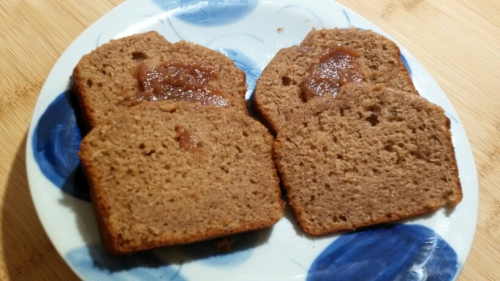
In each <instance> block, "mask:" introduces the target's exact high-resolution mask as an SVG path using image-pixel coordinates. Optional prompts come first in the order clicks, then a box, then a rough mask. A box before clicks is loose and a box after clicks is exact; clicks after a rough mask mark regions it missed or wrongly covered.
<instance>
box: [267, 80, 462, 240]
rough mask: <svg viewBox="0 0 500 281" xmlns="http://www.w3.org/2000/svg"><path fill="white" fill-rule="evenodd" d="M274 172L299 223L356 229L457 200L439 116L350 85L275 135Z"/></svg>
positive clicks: (447, 137)
mask: <svg viewBox="0 0 500 281" xmlns="http://www.w3.org/2000/svg"><path fill="white" fill-rule="evenodd" d="M274 150H275V154H276V162H277V167H278V170H279V172H280V175H281V179H282V181H283V186H284V187H285V189H286V191H287V197H288V200H289V204H290V205H291V207H292V209H293V210H294V212H295V214H296V217H297V220H298V222H299V224H300V226H301V227H302V228H303V229H304V231H305V232H307V233H309V234H312V235H323V234H327V233H332V232H337V231H342V230H354V229H357V228H360V227H364V226H369V225H374V224H379V223H384V222H390V221H395V220H400V219H404V218H408V217H412V216H416V215H419V214H423V213H427V212H431V211H434V210H437V209H439V208H440V207H442V206H446V205H449V206H455V205H457V204H458V203H459V202H460V201H461V199H462V189H461V185H460V181H459V178H458V168H457V164H456V159H455V153H454V148H453V144H452V141H451V133H450V121H449V119H448V118H447V117H446V115H445V113H444V111H443V110H442V109H441V108H440V107H439V106H437V105H434V104H432V103H430V102H429V101H427V100H425V99H424V98H422V97H420V96H418V95H409V94H408V93H406V92H403V91H398V90H393V89H389V88H386V87H385V86H382V85H373V84H367V83H351V84H347V85H345V86H344V87H342V88H341V90H340V92H339V93H338V96H337V98H336V99H331V98H326V97H319V98H315V99H312V100H311V101H309V102H308V103H306V105H305V106H304V108H303V110H301V111H299V112H297V113H296V114H295V115H294V116H293V118H292V119H291V120H290V121H289V122H288V124H287V125H286V126H285V127H284V128H283V129H282V130H281V131H280V132H279V133H278V136H277V140H276V142H275V145H274Z"/></svg>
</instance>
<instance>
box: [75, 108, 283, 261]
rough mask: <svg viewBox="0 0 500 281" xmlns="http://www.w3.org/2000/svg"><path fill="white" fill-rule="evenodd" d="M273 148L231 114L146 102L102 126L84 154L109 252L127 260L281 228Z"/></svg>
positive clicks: (248, 121) (244, 118) (262, 133)
mask: <svg viewBox="0 0 500 281" xmlns="http://www.w3.org/2000/svg"><path fill="white" fill-rule="evenodd" d="M272 142H273V137H272V136H271V134H270V133H269V132H268V130H267V129H266V128H265V127H264V126H263V125H262V124H260V123H259V122H257V121H255V120H254V119H252V118H251V117H249V116H248V115H247V114H245V113H243V112H241V111H239V110H236V109H233V108H229V107H226V108H216V107H208V106H200V105H197V104H192V103H185V102H181V103H177V102H170V101H158V102H144V103H141V104H139V105H137V106H134V107H132V108H129V109H125V110H122V111H120V112H118V113H116V114H114V115H113V116H111V117H109V118H107V119H106V120H103V121H102V122H100V124H99V125H98V126H97V127H95V129H94V130H92V131H91V132H90V133H89V134H88V135H87V136H86V137H85V138H84V139H83V141H82V143H81V148H80V153H79V156H80V159H81V162H82V166H83V169H84V171H85V174H86V176H87V179H88V180H89V183H90V186H91V199H92V204H93V207H94V210H95V214H96V217H97V221H98V225H99V231H100V234H101V239H102V243H103V245H104V247H105V248H106V249H107V250H108V251H109V252H111V253H117V254H123V253H131V252H135V251H139V250H145V249H150V248H154V247H160V246H168V245H178V244H185V243H191V242H196V241H201V240H206V239H211V238H215V237H220V236H225V235H230V234H235V233H240V232H246V231H251V230H257V229H262V228H267V227H270V226H272V225H273V224H275V223H276V222H277V221H278V220H279V219H280V218H281V217H282V215H283V210H284V203H283V201H282V199H281V193H280V188H279V179H278V176H277V171H276V168H275V165H274V162H273V159H272Z"/></svg>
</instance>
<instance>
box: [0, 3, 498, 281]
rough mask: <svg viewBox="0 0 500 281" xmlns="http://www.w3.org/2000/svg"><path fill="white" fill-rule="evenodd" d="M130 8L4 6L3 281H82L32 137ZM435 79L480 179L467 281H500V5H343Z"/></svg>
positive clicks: (0, 43) (0, 69) (0, 89)
mask: <svg viewBox="0 0 500 281" xmlns="http://www.w3.org/2000/svg"><path fill="white" fill-rule="evenodd" d="M121 2H122V1H121V0H89V1H55V0H36V1H35V0H25V1H20V0H18V1H14V0H3V1H1V2H0V58H1V59H2V62H1V63H0V79H1V82H0V145H1V149H0V209H1V213H0V215H1V224H0V230H1V231H0V237H1V239H0V244H1V245H0V246H1V247H0V253H1V255H0V278H2V279H8V280H74V279H77V277H76V275H75V274H74V273H73V272H72V271H71V270H70V269H69V267H68V266H67V265H66V264H65V263H64V261H63V260H62V258H61V257H60V256H59V255H58V254H57V252H56V251H55V249H54V247H53V246H52V244H51V242H50V241H49V239H48V237H47V236H46V234H45V233H44V231H43V229H42V226H41V224H40V221H39V219H38V217H37V214H36V212H35V209H34V206H33V203H32V201H31V197H30V192H29V188H28V182H27V178H26V165H25V146H26V134H27V130H28V127H29V123H30V118H31V115H32V111H33V108H34V106H35V102H36V100H37V97H38V94H39V92H40V89H41V87H42V85H43V83H44V80H45V78H46V77H47V75H48V73H49V71H50V69H51V68H52V66H53V65H54V63H55V62H56V60H57V59H58V58H59V56H60V55H61V54H62V52H63V51H64V50H65V49H66V48H67V47H68V46H69V44H70V43H71V42H72V41H73V40H74V39H75V38H76V37H77V36H78V35H79V34H80V33H81V32H83V31H84V30H85V29H86V28H87V27H88V26H90V25H91V24H92V23H93V22H94V21H96V20H97V19H99V18H100V17H101V16H103V15H104V14H105V13H106V12H108V11H109V10H111V9H112V8H113V7H115V6H116V5H118V4H120V3H121ZM338 2H340V3H341V4H344V5H345V6H347V7H349V8H351V9H352V10H354V11H356V12H357V13H359V14H361V15H362V16H364V17H366V18H367V19H368V20H370V21H372V22H373V23H375V24H376V25H378V26H379V27H380V28H382V29H383V30H385V31H386V32H388V33H389V34H390V35H392V36H393V37H394V38H395V39H396V40H397V41H398V42H399V43H400V44H401V45H403V46H404V47H405V48H406V49H407V50H408V51H409V52H410V53H411V54H413V55H414V56H415V57H416V58H417V59H418V60H419V61H420V62H421V63H422V64H423V65H424V67H425V68H426V69H427V70H428V71H429V72H430V73H431V74H432V75H433V76H434V77H435V79H436V80H437V82H438V83H439V84H440V86H441V87H442V88H443V90H444V91H445V92H446V94H447V95H448V98H449V99H450V100H451V102H452V104H453V106H454V107H455V109H456V111H457V112H458V115H459V116H460V118H461V121H462V122H463V124H464V127H465V130H466V132H467V134H468V137H469V141H470V143H471V146H472V150H473V153H474V157H475V161H476V165H477V169H478V175H479V188H480V197H479V201H480V202H479V204H480V205H479V217H478V225H477V232H476V237H475V241H474V244H473V247H472V250H471V253H470V256H469V258H468V260H467V263H466V265H465V267H464V269H463V271H462V273H461V275H460V277H459V280H500V1H491V0H454V1H425V0H397V1H396V0H373V1H363V0H351V1H348V0H340V1H338Z"/></svg>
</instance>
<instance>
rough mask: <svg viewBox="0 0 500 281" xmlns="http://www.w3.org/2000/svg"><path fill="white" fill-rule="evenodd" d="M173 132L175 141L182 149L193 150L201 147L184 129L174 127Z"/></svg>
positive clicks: (177, 126)
mask: <svg viewBox="0 0 500 281" xmlns="http://www.w3.org/2000/svg"><path fill="white" fill-rule="evenodd" d="M175 131H176V132H177V137H176V139H177V141H178V142H179V146H180V147H181V148H182V149H184V150H193V149H196V148H200V147H201V143H200V142H199V141H198V140H197V139H196V138H195V137H194V136H193V135H191V132H189V131H188V130H187V129H186V128H184V127H182V126H180V125H176V126H175Z"/></svg>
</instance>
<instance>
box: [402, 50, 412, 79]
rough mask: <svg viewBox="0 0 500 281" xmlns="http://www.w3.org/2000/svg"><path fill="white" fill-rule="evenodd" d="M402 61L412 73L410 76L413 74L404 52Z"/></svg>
mask: <svg viewBox="0 0 500 281" xmlns="http://www.w3.org/2000/svg"><path fill="white" fill-rule="evenodd" d="M401 61H402V62H403V64H404V65H405V67H406V69H407V70H408V73H410V76H412V73H411V68H410V65H409V64H408V62H407V61H406V58H405V56H403V54H401Z"/></svg>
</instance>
